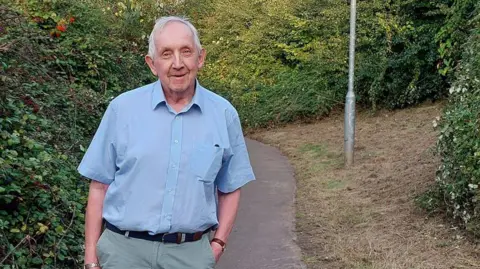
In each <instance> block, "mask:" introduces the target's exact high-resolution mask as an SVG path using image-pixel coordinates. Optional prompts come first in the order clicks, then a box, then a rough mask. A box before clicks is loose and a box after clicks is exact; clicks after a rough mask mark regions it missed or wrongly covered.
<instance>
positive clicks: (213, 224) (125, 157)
mask: <svg viewBox="0 0 480 269" xmlns="http://www.w3.org/2000/svg"><path fill="white" fill-rule="evenodd" d="M145 60H146V62H147V64H148V66H149V67H150V69H151V71H152V72H153V74H154V75H155V76H156V77H158V81H156V82H155V83H152V84H149V85H146V86H143V87H140V88H137V89H134V90H131V91H128V92H126V93H123V94H121V95H120V96H118V97H116V98H115V99H114V100H112V102H111V103H110V104H109V106H108V108H107V110H106V112H105V115H104V116H103V118H102V121H101V123H100V126H99V128H98V130H97V132H96V134H95V136H94V138H93V140H92V142H91V144H90V146H89V147H88V150H87V152H86V153H85V156H84V158H83V160H82V162H81V163H80V165H79V167H78V171H79V172H80V174H81V175H83V176H85V177H87V178H89V179H91V180H92V181H91V184H90V190H89V196H88V205H87V210H86V224H85V266H84V267H85V268H100V267H101V268H103V269H124V268H125V269H126V268H161V269H164V268H165V269H176V268H179V269H180V268H181V269H187V268H192V269H193V268H194V269H203V268H213V267H214V266H215V264H216V262H217V261H218V260H219V258H220V256H221V255H222V252H223V251H224V250H225V246H226V244H227V240H228V237H229V234H230V232H231V230H232V226H233V224H234V221H235V217H236V213H237V208H238V203H239V199H240V188H241V187H242V186H244V185H245V184H246V183H248V182H249V181H251V180H254V174H253V171H252V168H251V165H250V161H249V157H248V153H247V149H246V146H245V141H244V137H243V135H242V129H241V125H240V120H239V116H238V114H237V111H236V110H235V109H234V107H233V106H232V105H231V104H230V103H229V102H228V101H226V100H225V99H223V98H222V97H220V96H218V95H216V94H214V93H213V92H211V91H209V90H207V89H205V88H203V87H202V86H200V84H199V83H198V81H197V72H198V70H199V69H200V68H201V67H202V66H203V64H204V61H205V50H204V49H202V47H201V44H200V41H199V38H198V34H197V30H196V29H195V27H194V26H193V25H192V24H191V23H190V22H188V21H187V20H185V19H182V18H179V17H164V18H161V19H159V20H158V21H157V22H156V24H155V27H154V29H153V31H152V34H151V35H150V40H149V50H148V55H147V56H146V57H145ZM103 223H105V228H106V229H105V230H104V231H103V233H102V228H103V226H102V224H103ZM210 233H212V234H213V239H212V240H210Z"/></svg>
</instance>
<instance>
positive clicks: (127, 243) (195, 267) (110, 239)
mask: <svg viewBox="0 0 480 269" xmlns="http://www.w3.org/2000/svg"><path fill="white" fill-rule="evenodd" d="M97 256H98V259H99V262H100V265H101V266H102V269H147V268H148V269H213V268H214V267H215V258H214V257H213V252H212V248H211V247H210V243H209V237H208V233H207V234H204V235H203V237H202V239H200V240H198V241H195V242H185V243H182V244H175V243H173V244H172V243H162V242H154V241H148V240H143V239H137V238H131V237H126V236H124V235H121V234H117V233H115V232H112V231H110V230H108V229H105V231H104V232H103V233H102V235H101V236H100V239H99V240H98V243H97Z"/></svg>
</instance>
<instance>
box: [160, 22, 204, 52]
mask: <svg viewBox="0 0 480 269" xmlns="http://www.w3.org/2000/svg"><path fill="white" fill-rule="evenodd" d="M155 45H156V46H157V49H159V50H161V49H165V48H176V47H185V46H188V47H194V46H195V42H194V39H193V33H192V31H191V30H190V28H189V27H188V26H187V25H185V24H183V23H181V22H175V21H174V22H169V23H167V24H166V25H165V26H164V27H163V29H161V30H159V31H158V32H157V34H156V36H155Z"/></svg>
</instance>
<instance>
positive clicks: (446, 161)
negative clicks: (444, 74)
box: [434, 4, 480, 236]
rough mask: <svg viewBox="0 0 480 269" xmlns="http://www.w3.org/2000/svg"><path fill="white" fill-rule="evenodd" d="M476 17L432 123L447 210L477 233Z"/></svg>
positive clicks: (479, 91) (479, 77)
mask: <svg viewBox="0 0 480 269" xmlns="http://www.w3.org/2000/svg"><path fill="white" fill-rule="evenodd" d="M479 8H480V5H479V4H477V13H476V14H477V18H475V19H474V20H473V22H474V27H473V30H472V32H471V33H470V37H469V39H468V42H467V43H466V44H465V45H464V53H463V55H462V60H461V62H460V65H459V69H458V70H457V72H456V81H455V82H454V83H453V86H452V87H451V88H450V94H451V96H450V103H449V105H448V106H447V108H446V110H445V112H444V113H443V115H442V117H441V118H440V119H438V123H437V121H435V122H434V125H437V124H438V128H439V130H440V134H439V138H438V151H439V153H440V156H441V161H442V162H441V166H440V168H439V169H438V172H437V178H436V180H437V182H438V187H439V190H440V193H441V194H442V196H443V201H444V202H445V205H446V206H447V210H448V212H449V213H450V214H451V215H452V216H453V217H454V218H456V219H460V220H461V221H462V222H463V224H464V225H465V227H466V228H467V230H469V231H471V232H473V233H474V234H475V235H477V236H478V235H480V189H479V185H480V54H479V53H478V52H479V51H480V28H479V26H480V23H479V20H480V17H479V15H478V10H479Z"/></svg>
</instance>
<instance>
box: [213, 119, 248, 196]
mask: <svg viewBox="0 0 480 269" xmlns="http://www.w3.org/2000/svg"><path fill="white" fill-rule="evenodd" d="M228 136H229V140H230V148H229V149H227V151H228V155H227V156H228V157H227V158H226V160H225V161H224V163H223V165H222V168H221V169H220V171H219V173H218V175H217V179H216V182H217V187H218V190H219V191H221V192H223V193H230V192H233V191H235V190H237V189H238V188H241V187H242V186H243V185H245V184H247V183H248V182H250V181H253V180H255V175H254V173H253V169H252V166H251V164H250V158H249V156H248V151H247V145H246V144H245V139H244V137H243V132H242V127H241V123H240V119H239V118H238V115H235V116H234V117H233V120H232V122H231V123H230V124H229V125H228Z"/></svg>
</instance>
